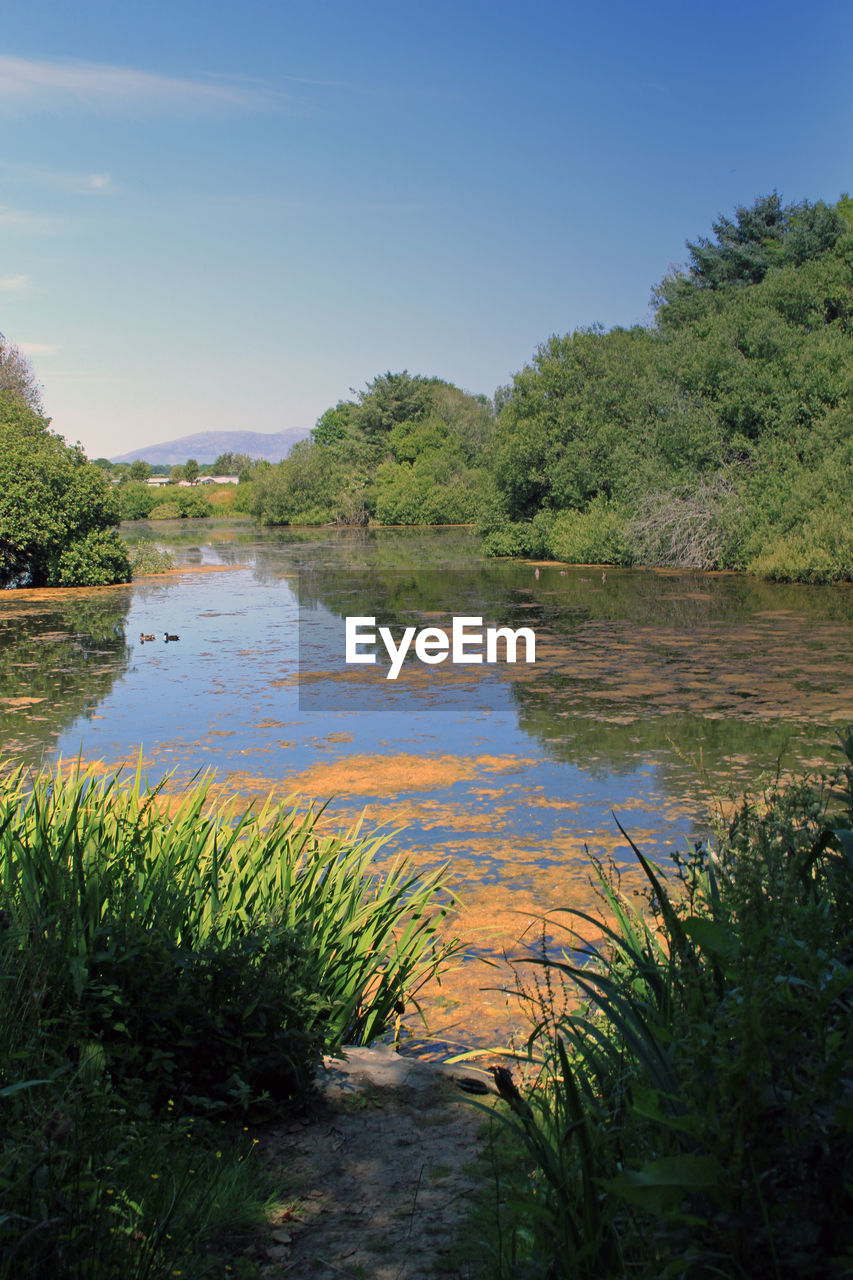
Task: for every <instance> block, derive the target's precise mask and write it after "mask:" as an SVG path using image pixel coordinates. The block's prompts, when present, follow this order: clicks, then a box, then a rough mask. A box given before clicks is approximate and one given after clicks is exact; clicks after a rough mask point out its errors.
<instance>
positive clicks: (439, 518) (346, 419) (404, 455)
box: [254, 372, 493, 525]
mask: <svg viewBox="0 0 853 1280" xmlns="http://www.w3.org/2000/svg"><path fill="white" fill-rule="evenodd" d="M492 417H493V415H492V411H491V407H490V405H489V403H488V401H487V400H486V398H485V397H483V396H480V397H477V396H471V395H468V394H467V393H465V392H464V391H460V390H459V389H458V388H457V387H454V386H452V385H451V384H450V383H447V382H442V381H441V380H440V379H438V378H423V377H419V376H418V377H412V376H410V375H409V374H408V373H406V372H404V373H396V374H395V373H386V374H382V375H380V376H379V377H377V378H374V380H373V382H371V383H369V384H368V386H367V389H366V390H365V391H362V392H359V393H358V394H357V396H356V399H355V400H345V401H341V402H340V403H338V404H337V405H336V406H335V407H334V408H333V409H328V410H327V411H326V413H324V414H323V415H322V417H321V418H320V419H319V421H318V422H317V425H316V427H315V428H314V431H313V432H312V434H311V439H310V440H306V441H304V442H303V443H300V444H297V445H295V446H294V448H293V449H292V450H291V453H290V456H289V457H288V458H287V459H286V460H285V461H284V462H282V463H280V464H279V465H278V466H277V467H273V468H270V470H268V471H266V472H265V473H262V474H261V475H259V476H257V477H256V479H255V503H254V510H255V513H256V514H257V515H258V516H259V517H260V519H261V520H262V521H264V523H267V524H320V523H337V524H354V525H359V524H367V523H368V521H369V520H378V521H379V523H380V524H459V523H465V522H469V521H472V520H473V519H474V518H475V516H476V513H477V511H478V509H479V505H480V502H481V496H482V493H483V491H484V485H485V471H484V460H485V453H486V446H487V444H488V440H489V437H490V435H491V430H492Z"/></svg>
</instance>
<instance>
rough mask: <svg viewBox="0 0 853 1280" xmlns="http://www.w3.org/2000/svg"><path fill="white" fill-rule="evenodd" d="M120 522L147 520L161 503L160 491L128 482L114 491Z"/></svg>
mask: <svg viewBox="0 0 853 1280" xmlns="http://www.w3.org/2000/svg"><path fill="white" fill-rule="evenodd" d="M116 493H117V496H118V502H119V509H120V511H121V518H122V520H147V519H148V517H149V515H150V514H151V512H152V510H153V509H154V507H156V506H157V504H158V503H159V502H161V495H160V491H159V490H158V489H156V488H155V487H154V485H150V484H139V483H136V482H135V481H133V480H128V481H126V482H125V483H124V484H120V485H118V487H117V489H116Z"/></svg>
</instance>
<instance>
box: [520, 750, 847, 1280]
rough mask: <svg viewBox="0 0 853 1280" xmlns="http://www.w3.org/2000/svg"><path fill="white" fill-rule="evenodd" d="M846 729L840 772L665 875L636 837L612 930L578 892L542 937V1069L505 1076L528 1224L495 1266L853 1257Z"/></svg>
mask: <svg viewBox="0 0 853 1280" xmlns="http://www.w3.org/2000/svg"><path fill="white" fill-rule="evenodd" d="M842 748H843V750H844V752H845V755H846V757H847V763H846V764H845V765H844V767H843V768H842V769H841V770H840V771H839V773H838V774H837V775H836V776H835V777H834V779H830V780H827V779H823V780H818V781H817V782H814V781H808V780H803V781H801V782H796V783H792V784H789V785H788V786H787V787H772V788H770V789H769V790H768V791H767V792H766V793H765V795H764V796H763V797H762V799H761V801H760V802H757V801H750V800H745V801H744V802H743V804H742V805H741V807H740V809H739V811H738V813H737V814H736V816H735V818H734V820H733V821H732V823H731V824H730V826H729V828H728V829H727V830H726V831H725V832H724V833H722V835H721V838H720V840H719V843H718V845H717V847H716V848H715V849H714V850H713V852H712V851H711V850H710V849H709V848H707V847H703V846H700V847H698V848H696V849H694V850H693V851H692V852H691V853H690V854H689V855H688V856H687V857H686V858H683V859H677V860H676V872H675V874H674V875H670V876H668V877H667V876H664V875H663V873H662V872H660V871H659V870H658V869H656V868H654V867H653V866H652V865H651V864H650V863H649V861H648V860H647V859H646V858H645V857H644V856H643V854H642V852H641V851H640V850H639V849H638V848H637V847H636V846H635V845H634V844H633V842H631V841H629V843H630V844H631V847H632V849H633V851H634V853H635V855H636V857H637V859H638V860H639V862H640V865H641V866H642V868H643V871H644V873H645V876H646V879H647V882H648V900H647V902H646V903H645V906H644V908H643V910H639V909H638V908H637V907H636V906H635V905H633V904H632V903H631V902H630V901H628V900H626V899H625V898H623V897H622V896H621V895H620V893H619V891H618V888H617V886H616V884H615V883H614V882H613V880H612V879H611V878H610V877H609V876H608V875H607V874H606V873H605V872H604V870H603V869H602V868H601V867H598V868H597V875H598V881H599V886H600V892H601V895H602V898H603V908H604V916H605V920H606V922H604V923H603V922H601V921H596V922H595V923H597V924H598V927H599V929H600V931H601V938H602V941H601V943H600V944H599V945H595V946H591V945H589V944H584V943H583V942H582V941H581V938H580V935H579V933H576V932H575V929H574V926H573V924H572V919H573V918H574V920H578V919H579V920H581V921H582V922H583V923H584V924H588V923H589V922H590V920H592V919H593V918H592V917H590V916H587V915H585V914H583V913H580V912H571V911H569V912H567V913H566V914H567V920H568V924H567V926H566V927H567V932H568V936H569V946H567V947H566V949H565V950H563V951H562V952H560V953H556V954H555V953H543V954H541V955H539V956H536V957H531V960H530V964H531V965H532V966H533V968H532V970H531V972H532V973H533V974H538V975H540V976H539V977H538V978H536V979H535V980H531V979H529V978H528V980H527V981H525V983H524V984H523V989H522V994H523V995H524V997H525V998H526V999H527V1001H528V1002H529V1006H530V1009H531V1018H532V1031H531V1035H530V1039H529V1042H528V1051H527V1055H526V1063H527V1069H528V1071H529V1070H530V1069H531V1068H533V1069H535V1071H536V1077H535V1085H534V1087H533V1088H532V1089H530V1090H529V1091H526V1092H522V1091H520V1090H518V1089H517V1088H516V1087H515V1086H514V1085H511V1084H510V1083H508V1082H507V1081H506V1080H504V1083H503V1087H502V1088H501V1090H500V1091H501V1094H502V1096H503V1098H504V1100H505V1102H506V1103H507V1104H508V1106H509V1115H508V1117H507V1123H508V1124H509V1125H510V1126H511V1127H512V1128H513V1129H514V1130H515V1131H516V1132H517V1134H518V1135H519V1136H520V1137H521V1139H522V1140H523V1142H524V1144H525V1146H526V1149H527V1152H528V1157H529V1166H528V1170H527V1176H526V1180H524V1181H523V1183H522V1185H521V1186H520V1187H517V1189H516V1191H517V1195H518V1196H520V1198H521V1200H522V1202H524V1203H526V1206H527V1209H526V1213H522V1214H521V1215H519V1213H518V1211H516V1215H515V1218H514V1220H513V1221H514V1229H515V1230H516V1232H517V1233H518V1234H519V1238H522V1237H523V1236H524V1233H525V1232H526V1234H527V1237H528V1238H529V1241H530V1243H529V1245H528V1248H527V1252H526V1263H525V1264H524V1265H522V1266H521V1267H520V1269H519V1268H518V1267H516V1269H515V1270H513V1271H510V1272H505V1273H504V1274H511V1275H521V1274H524V1275H525V1276H534V1275H536V1276H543V1277H544V1276H548V1277H563V1276H565V1277H567V1278H568V1277H570V1276H571V1277H572V1280H584V1278H587V1277H588V1278H589V1280H593V1277H595V1278H596V1280H616V1277H620V1278H621V1277H624V1276H626V1275H632V1276H637V1277H640V1278H641V1280H652V1277H654V1280H658V1277H679V1278H682V1277H684V1278H687V1277H689V1278H692V1277H696V1278H697V1280H698V1278H699V1277H703V1278H704V1277H707V1276H726V1277H731V1278H733V1280H734V1278H739V1280H764V1278H765V1277H766V1278H767V1280H788V1278H789V1277H790V1278H791V1280H793V1277H795V1276H796V1277H798V1278H799V1277H803V1276H807V1277H815V1280H816V1278H817V1277H836V1276H837V1277H841V1276H846V1275H849V1274H851V1271H852V1270H853V1227H852V1226H851V1215H850V1200H849V1195H850V1186H851V1178H852V1177H853V1160H851V1151H853V1144H851V1141H850V1139H851V1133H853V1119H851V1117H852V1116H853V1019H851V1016H850V1015H851V1011H853V910H852V909H851V902H852V901H853V898H852V897H851V886H853V735H851V734H848V735H847V736H846V737H845V738H844V739H843V742H842ZM587 932H588V930H587ZM566 987H568V988H570V989H571V990H572V991H573V992H574V993H575V996H576V997H577V998H575V1000H574V1002H572V1000H570V999H567V997H566V994H565V988H566ZM499 1087H500V1081H499ZM510 1252H511V1251H510Z"/></svg>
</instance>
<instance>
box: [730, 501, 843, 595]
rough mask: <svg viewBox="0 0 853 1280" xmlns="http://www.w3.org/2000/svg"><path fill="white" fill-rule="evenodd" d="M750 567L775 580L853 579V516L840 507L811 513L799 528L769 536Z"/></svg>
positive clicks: (752, 571) (751, 570)
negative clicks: (850, 517)
mask: <svg viewBox="0 0 853 1280" xmlns="http://www.w3.org/2000/svg"><path fill="white" fill-rule="evenodd" d="M748 570H749V572H750V573H755V574H757V575H758V576H759V577H760V578H769V579H770V580H771V581H773V582H851V581H853V526H851V523H850V519H849V516H848V515H847V513H846V512H844V511H840V510H838V509H837V508H823V509H821V510H818V511H813V512H810V513H809V516H808V518H807V520H806V521H805V523H804V525H802V526H801V527H800V528H799V529H797V530H793V531H791V532H790V533H788V534H786V535H784V536H781V537H777V538H775V539H774V538H772V537H771V538H768V541H767V543H766V545H765V546H764V547H762V549H761V550H760V551H759V552H758V554H757V555H756V556H754V558H753V559H752V560H751V561H750V563H749V565H748Z"/></svg>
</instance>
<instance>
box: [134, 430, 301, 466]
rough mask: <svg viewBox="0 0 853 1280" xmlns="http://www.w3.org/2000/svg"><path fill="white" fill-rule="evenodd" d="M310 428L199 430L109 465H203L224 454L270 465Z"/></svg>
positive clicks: (286, 452)
mask: <svg viewBox="0 0 853 1280" xmlns="http://www.w3.org/2000/svg"><path fill="white" fill-rule="evenodd" d="M308 430H309V429H307V428H305V429H303V428H302V427H291V429H290V430H289V431H276V432H272V433H271V432H265V431H196V432H195V434H194V435H191V436H180V437H179V438H178V439H177V440H164V441H163V443H162V444H149V445H146V446H145V448H143V449H134V450H133V452H132V453H122V454H120V455H119V456H117V457H115V458H110V462H135V461H136V459H137V458H141V459H142V461H143V462H150V463H151V464H152V465H153V466H158V465H159V466H166V467H174V466H175V465H176V464H181V463H184V462H186V460H187V458H195V460H196V462H198V463H199V464H200V465H201V466H203V467H204V466H207V464H208V463H210V462H215V461H216V459H217V458H218V457H219V455H220V454H221V453H245V454H247V456H248V457H250V458H263V459H265V460H266V461H267V462H281V460H282V458H286V457H287V455H288V453H289V452H290V450H291V448H292V447H293V445H295V444H296V442H297V440H304V439H305V437H306V436H307V435H308Z"/></svg>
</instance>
